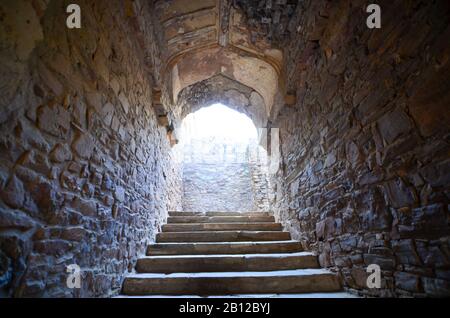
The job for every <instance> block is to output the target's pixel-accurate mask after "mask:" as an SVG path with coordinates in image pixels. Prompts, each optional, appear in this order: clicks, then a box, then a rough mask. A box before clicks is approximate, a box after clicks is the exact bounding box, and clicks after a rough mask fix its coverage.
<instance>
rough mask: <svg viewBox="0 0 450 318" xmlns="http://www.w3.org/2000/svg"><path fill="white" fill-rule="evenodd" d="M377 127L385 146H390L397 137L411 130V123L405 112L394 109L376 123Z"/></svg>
mask: <svg viewBox="0 0 450 318" xmlns="http://www.w3.org/2000/svg"><path fill="white" fill-rule="evenodd" d="M377 126H378V131H379V133H380V135H381V137H382V138H383V140H384V141H385V142H386V144H390V143H392V142H394V141H395V139H396V138H398V137H399V136H401V135H405V134H407V133H408V132H409V131H410V130H411V128H412V123H411V120H410V119H409V118H408V116H407V115H406V114H405V112H403V111H402V110H400V109H395V110H393V111H391V112H389V113H386V114H385V115H384V116H383V117H381V118H380V119H379V120H378V121H377Z"/></svg>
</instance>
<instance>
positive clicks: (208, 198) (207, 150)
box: [174, 104, 269, 212]
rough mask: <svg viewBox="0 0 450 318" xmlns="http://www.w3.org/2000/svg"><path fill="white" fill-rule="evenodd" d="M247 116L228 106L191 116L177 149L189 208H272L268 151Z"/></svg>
mask: <svg viewBox="0 0 450 318" xmlns="http://www.w3.org/2000/svg"><path fill="white" fill-rule="evenodd" d="M257 135H258V134H257V129H256V127H255V125H254V124H253V122H252V120H251V119H250V118H249V117H248V116H247V115H245V114H243V113H240V112H237V111H235V110H233V109H231V108H229V107H227V106H225V105H223V104H213V105H211V106H208V107H203V108H201V109H199V110H197V111H196V112H194V113H191V114H189V115H187V116H186V117H185V118H184V119H183V121H182V123H181V126H180V128H179V143H178V144H177V145H176V146H175V147H174V151H175V152H176V156H177V158H178V159H179V160H180V164H181V166H182V171H183V174H182V175H183V200H182V201H183V210H184V211H199V212H202V211H267V210H268V205H269V202H268V197H267V189H268V176H267V154H266V151H265V150H264V148H262V147H261V146H260V145H259V144H258V138H257Z"/></svg>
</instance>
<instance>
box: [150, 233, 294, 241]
mask: <svg viewBox="0 0 450 318" xmlns="http://www.w3.org/2000/svg"><path fill="white" fill-rule="evenodd" d="M290 239H291V235H290V233H289V232H281V231H208V232H206V231H205V232H161V233H158V234H156V242H157V243H164V242H236V241H243V242H248V241H282V240H290Z"/></svg>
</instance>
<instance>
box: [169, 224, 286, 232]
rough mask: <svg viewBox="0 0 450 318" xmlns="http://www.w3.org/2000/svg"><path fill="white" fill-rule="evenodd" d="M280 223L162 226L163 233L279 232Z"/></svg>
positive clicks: (280, 228)
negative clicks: (215, 231)
mask: <svg viewBox="0 0 450 318" xmlns="http://www.w3.org/2000/svg"><path fill="white" fill-rule="evenodd" d="M282 228H283V227H282V225H281V223H274V222H247V223H236V222H233V223H184V224H174V223H172V224H164V225H163V226H162V231H163V232H192V231H213V230H219V231H227V230H228V231H229V230H247V231H281V230H282Z"/></svg>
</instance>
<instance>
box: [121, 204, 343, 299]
mask: <svg viewBox="0 0 450 318" xmlns="http://www.w3.org/2000/svg"><path fill="white" fill-rule="evenodd" d="M147 255H148V256H145V257H143V258H140V259H138V261H137V264H136V272H137V273H136V274H131V275H129V276H127V277H126V278H125V280H124V283H123V289H122V293H123V294H124V295H128V296H145V295H202V296H210V295H224V296H225V295H248V294H270V295H273V294H299V293H301V294H303V296H305V293H314V294H311V295H318V294H317V293H333V292H338V291H341V285H340V283H339V280H338V278H337V276H336V275H335V274H333V273H332V272H330V271H327V270H324V269H321V268H319V264H318V261H317V257H316V256H315V255H314V254H312V253H310V252H303V251H302V247H301V245H300V243H299V242H297V241H293V240H291V237H290V234H289V232H284V231H283V230H282V227H281V224H280V223H275V219H274V217H273V216H272V215H271V214H269V213H263V212H249V213H238V212H206V213H200V212H169V217H168V220H167V224H165V225H163V228H162V232H161V233H158V234H157V236H156V243H155V244H151V245H149V246H148V249H147ZM319 295H321V294H319ZM315 297H317V296H315Z"/></svg>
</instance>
